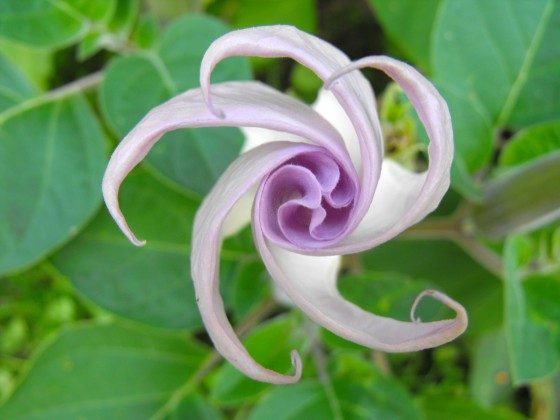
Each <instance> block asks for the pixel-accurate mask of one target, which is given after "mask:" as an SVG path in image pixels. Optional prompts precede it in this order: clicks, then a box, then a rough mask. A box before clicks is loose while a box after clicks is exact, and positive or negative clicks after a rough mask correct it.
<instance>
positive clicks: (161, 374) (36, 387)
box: [0, 324, 207, 420]
mask: <svg viewBox="0 0 560 420" xmlns="http://www.w3.org/2000/svg"><path fill="white" fill-rule="evenodd" d="M206 355H207V350H206V349H205V348H204V347H202V346H201V345H199V344H196V343H195V342H194V341H192V340H189V339H185V338H183V337H182V336H178V335H173V334H168V333H161V332H155V331H151V330H142V329H138V328H131V327H126V326H124V325H119V324H113V325H101V326H100V325H86V326H80V327H74V328H70V329H68V330H66V331H65V332H63V333H62V334H61V335H60V336H59V337H58V338H57V339H56V340H55V341H54V342H53V343H52V344H50V345H49V346H47V347H46V348H45V349H44V350H43V351H41V352H40V353H39V354H38V356H37V357H36V358H35V360H34V361H33V363H32V367H31V370H30V371H29V373H28V374H27V376H26V377H25V378H24V379H23V382H22V383H21V384H20V386H19V387H18V388H17V389H16V391H15V393H14V394H13V395H12V397H11V398H10V399H9V400H8V401H7V403H6V404H5V405H4V406H2V407H0V417H2V418H5V419H57V420H62V419H76V418H92V419H93V418H95V419H96V418H103V419H138V418H149V417H150V415H153V414H154V413H155V412H157V410H158V409H159V408H161V406H162V405H163V404H164V403H165V402H166V401H167V400H168V399H169V397H170V396H171V394H172V393H173V391H175V390H176V389H177V388H179V387H180V386H181V385H182V384H183V383H185V382H186V381H187V380H188V379H189V376H191V375H192V374H193V373H194V371H195V370H196V369H197V368H199V366H200V365H201V364H202V362H203V360H204V358H205V356H206Z"/></svg>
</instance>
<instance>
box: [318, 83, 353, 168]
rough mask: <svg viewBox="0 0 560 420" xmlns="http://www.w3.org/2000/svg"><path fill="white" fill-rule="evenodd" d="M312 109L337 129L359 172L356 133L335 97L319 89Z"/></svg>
mask: <svg viewBox="0 0 560 420" xmlns="http://www.w3.org/2000/svg"><path fill="white" fill-rule="evenodd" d="M313 109H314V110H315V111H317V112H318V113H319V114H320V115H321V116H322V117H323V118H325V119H326V120H327V121H328V122H330V123H331V124H332V125H333V126H334V128H336V129H337V130H338V132H339V133H340V135H341V136H342V139H343V140H344V144H345V145H346V149H347V150H348V154H349V155H350V159H352V163H353V164H354V167H355V168H356V172H358V173H360V172H361V170H362V156H361V151H360V142H359V140H358V135H357V134H356V130H355V129H354V125H353V124H352V121H350V118H348V115H346V112H344V109H343V108H342V107H341V106H340V103H339V102H338V100H337V99H336V97H335V96H334V95H333V93H332V92H331V91H329V90H326V89H321V90H320V91H319V94H318V95H317V100H316V101H315V103H314V104H313Z"/></svg>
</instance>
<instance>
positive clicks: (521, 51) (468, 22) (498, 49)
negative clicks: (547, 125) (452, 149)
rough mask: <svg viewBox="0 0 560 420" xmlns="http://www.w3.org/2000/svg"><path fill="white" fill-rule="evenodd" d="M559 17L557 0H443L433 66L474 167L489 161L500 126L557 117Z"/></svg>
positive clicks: (463, 155) (459, 150) (462, 151)
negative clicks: (494, 136)
mask: <svg viewBox="0 0 560 420" xmlns="http://www.w3.org/2000/svg"><path fill="white" fill-rule="evenodd" d="M496 16H499V19H496V18H493V17H496ZM559 22H560V7H559V5H558V4H557V3H556V2H555V1H554V0H535V1H511V0H495V1H484V0H473V1H444V3H443V4H442V7H441V9H440V13H439V18H438V19H437V22H436V26H435V29H434V38H433V45H432V48H433V51H432V57H433V70H434V74H435V78H436V84H437V85H438V86H439V88H440V89H441V92H442V94H443V96H444V97H445V98H446V99H447V101H448V103H449V106H450V109H451V116H452V119H453V126H454V132H455V141H456V146H457V147H456V154H457V156H458V157H459V158H460V159H461V160H462V161H463V162H464V163H465V164H466V166H467V167H468V169H469V170H470V171H474V170H476V169H478V168H480V167H482V166H483V165H484V164H486V163H487V162H488V161H489V159H490V157H491V154H492V149H493V135H494V132H495V131H496V130H499V129H501V128H503V127H504V126H506V125H513V126H516V127H517V126H519V125H523V124H532V123H537V122H541V121H545V120H548V119H551V118H554V117H556V118H557V116H558V109H559V105H560V99H559V97H558V95H556V93H555V92H558V90H559V89H560V79H559V78H558V77H557V76H556V75H557V73H558V71H559V70H560V44H559V43H558V42H557V40H558V38H559V37H560V25H559ZM454 182H455V183H456V182H457V179H454Z"/></svg>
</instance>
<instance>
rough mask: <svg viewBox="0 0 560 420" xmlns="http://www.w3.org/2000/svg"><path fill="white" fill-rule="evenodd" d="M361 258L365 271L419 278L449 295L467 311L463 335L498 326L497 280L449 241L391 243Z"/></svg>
mask: <svg viewBox="0 0 560 420" xmlns="http://www.w3.org/2000/svg"><path fill="white" fill-rule="evenodd" d="M361 258H362V261H363V263H364V266H365V267H366V268H367V269H370V270H376V271H393V272H399V273H402V274H406V275H408V276H411V277H412V278H415V279H418V278H419V279H423V280H424V281H428V282H430V283H433V284H435V285H436V286H437V288H438V289H439V290H441V291H443V292H445V293H447V294H449V295H450V296H451V297H452V298H453V299H455V300H457V301H458V302H460V303H461V304H462V305H464V306H465V308H466V309H467V312H468V314H469V328H468V329H467V332H466V334H467V335H472V334H478V333H481V332H483V331H488V330H493V329H495V328H497V327H498V326H499V325H500V324H501V321H502V289H501V287H500V281H499V279H497V278H496V277H495V276H493V275H492V274H490V273H489V272H488V271H486V270H485V269H484V268H482V267H481V266H479V265H478V264H477V263H476V262H475V261H474V260H473V259H472V258H470V257H469V256H468V255H467V254H465V253H464V252H463V251H462V250H461V249H460V248H459V247H458V246H457V245H455V244H454V243H452V242H448V241H443V240H402V239H401V240H393V241H389V242H387V243H385V244H383V245H381V246H379V247H376V248H375V249H373V250H371V251H368V252H365V253H363V254H361ZM426 303H427V302H426Z"/></svg>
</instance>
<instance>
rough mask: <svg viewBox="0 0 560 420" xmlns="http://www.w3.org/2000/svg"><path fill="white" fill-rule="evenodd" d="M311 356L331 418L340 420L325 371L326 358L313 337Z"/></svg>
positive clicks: (321, 347) (332, 390)
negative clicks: (331, 413) (330, 411)
mask: <svg viewBox="0 0 560 420" xmlns="http://www.w3.org/2000/svg"><path fill="white" fill-rule="evenodd" d="M311 356H312V357H313V361H314V362H315V367H316V368H317V373H318V374H319V381H320V382H321V383H322V384H323V387H324V388H325V393H326V394H327V397H328V400H329V405H330V406H331V410H332V412H333V418H334V419H335V420H342V419H343V418H344V417H343V416H342V409H341V408H340V402H339V401H338V397H337V396H336V392H335V390H334V387H333V384H332V380H331V376H330V375H329V372H328V371H327V357H326V355H325V352H324V351H323V346H322V345H321V342H320V341H319V340H317V337H313V340H312V342H311Z"/></svg>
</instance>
